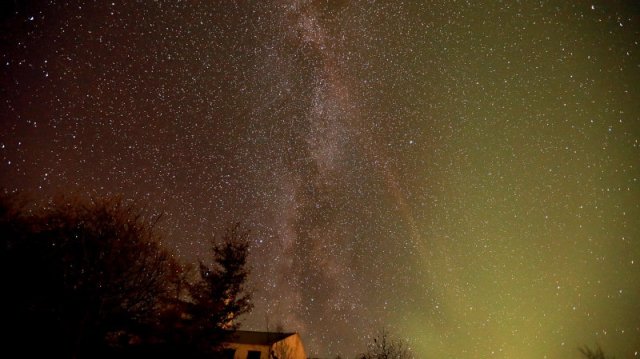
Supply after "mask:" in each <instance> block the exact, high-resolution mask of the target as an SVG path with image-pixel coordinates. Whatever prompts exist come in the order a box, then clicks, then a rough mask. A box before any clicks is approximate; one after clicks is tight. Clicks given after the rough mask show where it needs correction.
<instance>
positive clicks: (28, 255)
mask: <svg viewBox="0 0 640 359" xmlns="http://www.w3.org/2000/svg"><path fill="white" fill-rule="evenodd" d="M1 202H2V205H0V208H1V209H0V212H1V213H0V216H1V217H2V219H1V220H0V227H1V228H0V233H1V234H0V235H1V236H2V239H1V240H2V263H3V268H2V272H3V273H2V277H3V283H5V285H6V289H7V293H11V295H10V296H9V298H8V299H9V305H7V306H5V307H4V311H5V314H6V316H4V317H6V318H8V321H6V322H5V326H6V327H5V329H9V330H10V331H11V332H12V344H13V345H16V346H22V348H21V349H23V350H31V349H33V350H38V349H39V346H38V345H36V346H34V345H33V342H41V341H45V342H47V343H48V344H50V347H49V348H47V352H49V353H57V354H59V355H63V356H66V357H79V356H83V357H84V356H91V355H93V354H91V353H92V352H95V351H96V350H102V349H103V348H105V347H106V346H108V345H110V344H117V343H118V342H123V341H127V340H129V339H130V338H131V337H132V336H134V335H137V333H136V331H137V330H142V328H143V327H145V326H149V325H150V324H151V323H152V322H153V321H154V319H155V314H156V309H157V306H158V304H159V303H158V300H159V298H161V297H162V294H163V293H164V292H165V291H166V285H165V277H166V275H167V270H168V268H169V263H171V259H170V256H169V255H168V253H167V252H166V251H164V250H163V249H162V248H161V247H160V246H159V244H158V236H157V235H156V233H155V231H154V225H155V221H154V220H149V219H146V218H145V217H144V216H143V215H142V214H141V212H140V211H139V210H138V209H137V208H136V207H135V206H134V205H133V204H127V203H125V202H124V201H122V200H120V199H113V198H111V199H93V200H91V201H80V200H78V199H64V198H63V199H60V200H59V201H57V202H56V203H53V204H49V206H48V208H46V209H41V210H35V209H28V210H27V211H25V208H24V207H23V208H21V207H19V206H16V205H15V204H14V203H12V199H10V198H7V197H6V196H5V197H4V198H2V201H1ZM29 211H30V212H31V213H29ZM23 212H27V214H25V213H23ZM27 356H28V355H27Z"/></svg>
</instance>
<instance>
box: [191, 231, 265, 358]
mask: <svg viewBox="0 0 640 359" xmlns="http://www.w3.org/2000/svg"><path fill="white" fill-rule="evenodd" d="M248 238H249V232H248V231H246V230H243V229H242V228H241V227H240V224H235V225H234V226H231V227H230V228H228V229H227V230H226V231H225V232H224V233H223V234H222V236H221V237H220V238H214V239H213V243H212V246H211V256H212V257H211V261H210V263H206V262H204V261H200V263H199V267H198V275H199V278H198V280H197V281H196V282H195V283H193V284H191V285H189V294H190V300H191V303H190V305H189V306H188V307H189V313H188V314H189V316H190V317H191V318H193V325H194V326H195V332H196V333H199V334H200V335H204V343H203V344H204V345H205V346H208V347H211V346H212V345H215V344H220V343H221V342H222V341H223V340H224V339H225V336H226V335H227V334H228V333H229V331H230V330H235V329H237V328H238V326H239V322H238V317H239V316H240V315H242V314H245V313H247V312H249V311H250V310H251V309H252V307H253V306H252V304H251V295H250V293H249V292H248V291H247V290H246V288H245V282H246V279H247V276H248V275H249V270H248V268H247V258H248V254H249V241H248ZM203 349H204V348H203Z"/></svg>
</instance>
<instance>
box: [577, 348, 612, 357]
mask: <svg viewBox="0 0 640 359" xmlns="http://www.w3.org/2000/svg"><path fill="white" fill-rule="evenodd" d="M578 350H579V351H580V353H582V355H584V357H585V358H587V359H615V357H607V356H605V355H604V352H603V351H602V348H600V346H599V345H598V346H597V347H596V349H595V350H591V348H589V347H588V346H586V345H585V346H584V348H578Z"/></svg>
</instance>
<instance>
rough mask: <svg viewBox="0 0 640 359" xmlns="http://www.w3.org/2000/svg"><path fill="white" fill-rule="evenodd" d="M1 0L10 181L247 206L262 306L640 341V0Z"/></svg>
mask: <svg viewBox="0 0 640 359" xmlns="http://www.w3.org/2000/svg"><path fill="white" fill-rule="evenodd" d="M3 3H4V5H1V6H2V11H3V13H2V15H1V16H2V17H1V19H0V22H1V27H0V61H1V62H0V161H1V163H0V186H1V187H4V188H5V189H6V190H8V191H15V190H24V191H28V192H31V193H32V194H34V195H35V196H36V197H39V198H46V197H47V196H52V195H55V194H58V193H76V194H80V195H89V194H91V195H114V194H122V195H123V196H124V197H126V198H132V199H136V200H138V201H140V202H141V203H145V204H146V206H147V210H148V211H151V212H153V213H161V212H162V213H164V217H163V220H162V222H161V224H160V229H161V230H162V231H163V233H164V234H165V236H164V244H165V245H166V246H167V247H168V248H170V249H171V250H173V251H175V254H176V256H177V257H178V258H180V259H182V260H184V261H185V262H195V261H196V260H198V259H202V258H206V255H207V248H208V242H207V241H208V239H209V238H210V237H211V233H214V232H216V231H218V230H220V229H222V228H224V227H225V226H226V225H228V224H229V223H232V222H234V221H242V222H243V223H244V224H245V226H246V227H247V228H249V229H251V230H252V242H253V246H252V250H251V266H252V275H251V287H252V288H253V289H254V290H255V293H254V303H255V309H254V310H253V312H252V313H250V314H249V315H247V316H246V317H245V320H244V322H243V323H244V325H243V328H244V329H254V330H265V329H266V328H267V325H269V328H270V329H274V327H275V326H276V325H278V324H281V325H283V326H284V329H286V330H290V331H298V332H300V333H301V335H302V339H303V341H304V343H305V345H306V349H307V353H308V354H312V355H317V356H324V357H329V356H331V357H333V356H335V355H336V354H341V355H343V356H344V357H345V358H352V357H353V356H354V355H355V354H356V353H357V352H360V351H363V350H364V349H365V348H366V343H368V341H369V339H368V338H369V337H370V336H371V335H372V334H375V333H376V332H378V331H379V330H380V329H382V328H387V329H389V330H391V332H393V333H394V334H395V335H397V336H398V337H402V338H406V339H407V340H408V341H409V343H410V345H411V348H412V349H413V351H414V353H415V354H416V357H417V358H427V359H428V358H460V359H471V358H505V359H510V358H522V359H529V358H569V359H572V358H579V357H580V353H579V352H578V350H577V348H578V347H579V346H582V345H585V344H587V345H590V346H592V347H593V346H595V344H596V343H599V344H600V345H601V346H602V348H603V350H604V351H605V353H607V354H609V355H615V356H616V357H618V358H632V357H640V225H639V223H640V221H639V220H640V44H639V42H640V6H639V5H638V3H637V2H635V1H626V2H623V1H597V2H584V1H574V2H571V1H518V2H516V1H486V2H474V1H471V2H461V1H425V2H421V1H373V0H369V1H346V0H343V1H338V0H336V1H303V0H299V1H296V0H281V1H250V2H249V1H246V2H245V1H237V2H234V1H222V0H220V1H150V0H149V1H146V0H145V1H113V2H112V1H96V2H94V1H80V0H79V1H5V2H3Z"/></svg>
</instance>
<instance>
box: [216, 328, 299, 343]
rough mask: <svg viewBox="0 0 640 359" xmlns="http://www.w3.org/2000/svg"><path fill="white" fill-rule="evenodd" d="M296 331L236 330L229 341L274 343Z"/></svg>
mask: <svg viewBox="0 0 640 359" xmlns="http://www.w3.org/2000/svg"><path fill="white" fill-rule="evenodd" d="M294 334H296V333H274V332H253V331H249V330H236V331H235V332H233V333H231V334H230V335H229V337H228V338H227V341H228V342H229V343H235V344H254V345H273V344H275V343H277V342H279V341H281V340H282V339H285V338H288V337H290V336H292V335H294Z"/></svg>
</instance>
